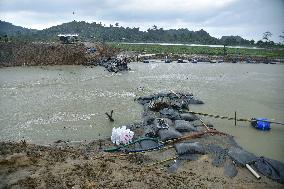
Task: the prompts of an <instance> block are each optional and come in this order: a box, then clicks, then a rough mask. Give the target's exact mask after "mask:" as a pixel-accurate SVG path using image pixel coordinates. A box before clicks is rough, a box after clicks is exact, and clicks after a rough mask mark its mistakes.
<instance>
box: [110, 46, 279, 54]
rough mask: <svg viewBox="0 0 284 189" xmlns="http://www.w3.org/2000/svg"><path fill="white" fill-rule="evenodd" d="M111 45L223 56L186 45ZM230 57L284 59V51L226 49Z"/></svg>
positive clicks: (214, 50)
mask: <svg viewBox="0 0 284 189" xmlns="http://www.w3.org/2000/svg"><path fill="white" fill-rule="evenodd" d="M109 45H111V46H113V47H116V48H119V49H121V50H127V51H136V52H140V53H142V52H146V53H155V54H160V53H163V54H170V53H173V54H188V55H191V54H200V55H215V56H222V55H223V54H224V51H223V47H204V46H203V47H198V46H186V45H159V44H119V43H110V44H109ZM226 49H227V54H228V55H241V56H264V57H270V58H272V57H273V58H284V49H245V48H226Z"/></svg>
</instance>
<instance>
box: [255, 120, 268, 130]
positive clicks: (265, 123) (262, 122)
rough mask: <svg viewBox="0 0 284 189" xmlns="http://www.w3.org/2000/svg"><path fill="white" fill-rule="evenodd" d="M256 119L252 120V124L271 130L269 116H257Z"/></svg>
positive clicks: (260, 128) (261, 128)
mask: <svg viewBox="0 0 284 189" xmlns="http://www.w3.org/2000/svg"><path fill="white" fill-rule="evenodd" d="M254 120H255V121H253V122H252V126H254V128H256V129H258V130H263V131H268V130H270V123H269V122H268V121H269V119H267V118H255V119H254Z"/></svg>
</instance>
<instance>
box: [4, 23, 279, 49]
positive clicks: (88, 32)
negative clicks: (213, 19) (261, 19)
mask: <svg viewBox="0 0 284 189" xmlns="http://www.w3.org/2000/svg"><path fill="white" fill-rule="evenodd" d="M68 33H77V34H79V38H80V40H82V41H94V42H95V41H99V42H117V43H122V42H129V43H133V42H144V43H145V42H146V43H183V44H185V43H187V44H205V45H233V46H238V45H239V46H258V47H264V48H283V47H284V45H283V44H282V45H281V44H275V43H274V42H273V41H270V37H271V36H272V34H271V33H270V32H265V33H264V34H263V41H261V40H259V41H257V42H255V41H254V40H247V39H243V38H242V37H240V36H222V37H221V38H220V39H217V38H215V37H212V36H210V35H209V33H207V32H206V31H204V30H203V29H201V30H199V31H190V30H189V29H187V28H180V29H169V30H164V29H163V28H158V27H157V26H155V25H154V26H153V27H152V28H149V29H148V30H147V31H140V30H139V28H135V27H134V28H129V27H126V28H124V27H121V26H119V23H116V24H115V25H109V26H105V25H104V24H102V23H96V22H93V23H88V22H84V21H80V22H77V21H72V22H68V23H64V24H61V25H58V26H53V27H50V28H47V29H44V30H33V29H28V28H23V27H20V26H14V25H13V24H11V23H8V22H4V21H1V20H0V41H7V40H13V41H47V42H51V41H58V40H59V39H58V34H68ZM280 37H282V38H283V36H280ZM132 48H134V47H133V46H132ZM135 48H139V47H135ZM147 48H152V47H147ZM160 48H162V47H159V48H158V49H157V48H156V47H155V48H153V49H151V50H152V51H155V50H156V51H159V52H160V51H161V49H160ZM176 48H177V49H176ZM170 49H172V50H174V51H178V52H181V53H182V52H184V53H189V52H192V53H195V51H197V52H198V53H199V54H200V53H201V54H208V53H209V54H220V52H219V51H220V49H214V48H213V49H212V48H210V49H208V48H198V47H194V48H193V47H191V48H189V47H186V46H185V47H182V46H179V47H170ZM232 51H235V50H232V49H230V50H229V52H228V53H238V52H232ZM239 51H241V53H242V54H243V53H247V52H243V51H242V50H239ZM269 51H270V50H268V51H265V53H266V54H270V52H269ZM258 52H259V51H250V52H249V54H259V53H258ZM221 54H222V52H221Z"/></svg>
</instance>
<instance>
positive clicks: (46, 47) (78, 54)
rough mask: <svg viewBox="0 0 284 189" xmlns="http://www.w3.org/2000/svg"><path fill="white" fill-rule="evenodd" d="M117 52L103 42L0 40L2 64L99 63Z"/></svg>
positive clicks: (0, 63) (0, 64)
mask: <svg viewBox="0 0 284 189" xmlns="http://www.w3.org/2000/svg"><path fill="white" fill-rule="evenodd" d="M90 49H91V50H90ZM117 53H118V50H117V49H115V48H112V47H109V46H108V45H106V44H103V43H73V44H61V43H32V42H13V41H12V42H0V66H44V65H98V63H99V62H100V61H101V60H102V59H105V58H109V57H113V56H116V55H117Z"/></svg>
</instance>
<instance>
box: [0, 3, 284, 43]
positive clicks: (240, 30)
mask: <svg viewBox="0 0 284 189" xmlns="http://www.w3.org/2000/svg"><path fill="white" fill-rule="evenodd" d="M283 10H284V1H283V0H270V1H269V0H80V1H78V0H60V1H59V0H0V19H1V20H5V21H8V22H11V23H13V24H16V25H20V26H25V27H28V28H37V29H43V28H47V27H50V26H52V25H58V24H60V23H63V22H70V21H72V20H74V19H76V20H85V21H90V22H93V21H96V22H100V21H101V22H103V23H106V24H107V25H109V24H114V23H115V22H119V23H120V25H123V26H129V27H140V28H142V29H144V30H146V29H147V28H149V27H151V26H152V25H154V24H155V25H158V26H159V27H163V28H167V29H168V28H188V29H190V30H192V29H194V30H199V29H202V28H203V29H205V30H208V32H209V33H210V34H213V36H217V37H220V36H222V35H241V36H243V37H245V38H248V39H250V38H255V39H257V40H258V39H260V38H261V35H262V33H263V32H265V31H266V30H269V31H271V32H272V33H273V34H274V35H273V39H274V40H278V35H279V34H281V33H282V31H284V11H283ZM73 11H75V15H72V12H73Z"/></svg>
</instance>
